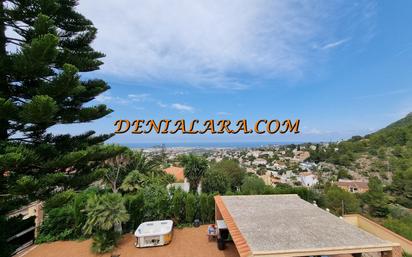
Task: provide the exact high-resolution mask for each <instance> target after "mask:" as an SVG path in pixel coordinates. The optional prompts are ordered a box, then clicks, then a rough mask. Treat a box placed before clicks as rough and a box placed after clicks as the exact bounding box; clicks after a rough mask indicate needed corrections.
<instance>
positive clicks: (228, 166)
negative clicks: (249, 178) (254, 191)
mask: <svg viewBox="0 0 412 257" xmlns="http://www.w3.org/2000/svg"><path fill="white" fill-rule="evenodd" d="M210 169H211V170H219V171H223V172H225V173H227V174H228V176H229V179H230V186H231V188H232V191H234V192H236V191H238V190H239V189H240V187H241V185H242V182H243V179H244V178H245V176H246V170H245V169H244V168H242V167H240V165H239V163H238V162H237V161H235V160H227V159H224V160H222V161H220V162H218V163H215V164H213V165H212V166H211V168H210Z"/></svg>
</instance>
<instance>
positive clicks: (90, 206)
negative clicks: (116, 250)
mask: <svg viewBox="0 0 412 257" xmlns="http://www.w3.org/2000/svg"><path fill="white" fill-rule="evenodd" d="M85 211H86V213H87V221H86V224H85V225H84V226H83V230H84V233H85V234H86V235H92V237H93V244H92V251H94V252H96V253H103V252H106V251H110V250H111V249H112V248H113V247H114V246H116V244H117V242H118V240H119V238H120V235H121V233H122V223H124V222H127V221H128V220H129V218H130V217H129V214H128V213H127V211H126V208H125V206H124V203H123V199H122V196H121V195H120V194H117V193H106V194H103V195H91V197H89V199H88V200H87V205H86V209H85Z"/></svg>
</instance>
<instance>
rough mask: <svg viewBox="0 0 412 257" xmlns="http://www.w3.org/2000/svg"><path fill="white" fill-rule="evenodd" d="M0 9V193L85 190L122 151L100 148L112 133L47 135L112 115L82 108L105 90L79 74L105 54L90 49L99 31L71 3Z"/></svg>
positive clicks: (33, 0) (43, 0) (14, 1)
mask: <svg viewBox="0 0 412 257" xmlns="http://www.w3.org/2000/svg"><path fill="white" fill-rule="evenodd" d="M0 3H1V4H0V172H1V173H0V175H1V176H3V173H6V175H7V179H6V182H4V183H7V186H5V185H0V188H2V189H3V190H7V192H9V193H10V192H12V193H15V194H23V195H29V196H33V197H35V198H37V197H40V196H42V195H45V194H47V193H48V192H50V191H51V190H53V189H55V187H56V186H60V187H80V186H82V185H83V184H87V183H89V182H90V181H91V180H93V179H94V177H93V173H92V172H91V171H92V168H93V166H94V165H96V164H97V163H98V162H99V161H101V160H105V159H107V158H110V157H113V156H115V155H117V154H118V153H120V152H122V151H123V150H124V149H123V148H121V147H118V146H103V145H102V142H104V141H105V140H107V139H108V138H110V137H111V136H112V135H99V136H96V135H95V132H94V131H88V132H85V133H84V134H82V135H77V136H71V135H68V134H67V135H53V134H51V133H50V132H48V129H49V128H50V127H52V126H54V125H61V124H74V123H83V122H89V121H93V120H96V119H99V118H101V117H104V116H106V115H108V114H109V113H111V112H112V110H110V109H108V108H107V107H106V106H105V105H97V106H90V104H89V105H87V106H86V104H87V103H89V102H90V101H92V100H93V99H94V98H95V97H96V96H97V95H99V94H101V93H103V92H105V91H106V90H108V89H109V86H108V85H107V84H106V82H104V81H103V80H100V79H87V80H84V79H82V78H81V76H80V73H82V74H84V73H86V72H91V71H95V70H98V69H99V67H100V65H102V61H101V58H102V57H104V54H102V53H100V52H98V51H95V50H94V49H93V48H92V47H91V46H90V44H91V43H92V41H93V40H94V39H95V37H96V33H97V30H96V28H95V27H94V26H93V23H92V22H91V21H90V20H88V19H86V18H85V17H84V16H83V15H82V14H80V13H79V12H77V11H76V5H77V1H76V0H0ZM2 181H4V180H2ZM4 188H6V189H4Z"/></svg>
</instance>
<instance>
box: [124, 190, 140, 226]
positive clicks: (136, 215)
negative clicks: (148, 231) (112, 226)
mask: <svg viewBox="0 0 412 257" xmlns="http://www.w3.org/2000/svg"><path fill="white" fill-rule="evenodd" d="M123 199H124V204H125V207H126V210H127V213H129V215H130V219H129V221H128V222H127V223H126V224H125V226H124V227H125V229H126V231H133V230H135V229H136V228H137V227H138V226H139V224H140V223H141V222H142V221H143V217H144V211H145V210H144V208H143V206H144V198H143V192H142V191H139V192H137V193H135V194H127V195H125V196H123Z"/></svg>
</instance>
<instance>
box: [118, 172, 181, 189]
mask: <svg viewBox="0 0 412 257" xmlns="http://www.w3.org/2000/svg"><path fill="white" fill-rule="evenodd" d="M174 179H175V177H174V176H173V175H170V174H165V173H164V174H161V175H155V176H149V175H145V174H143V173H141V172H140V171H137V170H134V171H132V172H130V173H129V174H127V176H126V177H125V179H124V180H123V182H122V185H121V186H120V189H121V190H123V191H124V192H134V191H136V190H139V189H141V188H143V187H146V186H148V185H152V184H157V185H161V186H166V185H168V184H170V183H173V182H174Z"/></svg>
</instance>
